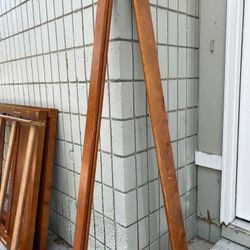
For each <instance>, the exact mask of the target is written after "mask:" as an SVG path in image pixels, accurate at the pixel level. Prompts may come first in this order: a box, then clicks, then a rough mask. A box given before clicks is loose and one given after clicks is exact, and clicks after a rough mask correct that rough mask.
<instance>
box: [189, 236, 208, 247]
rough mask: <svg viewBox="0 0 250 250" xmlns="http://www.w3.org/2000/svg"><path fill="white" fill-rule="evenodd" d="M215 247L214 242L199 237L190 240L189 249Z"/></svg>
mask: <svg viewBox="0 0 250 250" xmlns="http://www.w3.org/2000/svg"><path fill="white" fill-rule="evenodd" d="M212 247H213V244H211V243H210V242H207V241H205V240H203V239H200V238H198V237H196V238H194V239H193V240H191V241H190V242H189V246H188V249H189V250H209V249H211V248H212Z"/></svg>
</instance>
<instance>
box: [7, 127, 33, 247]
mask: <svg viewBox="0 0 250 250" xmlns="http://www.w3.org/2000/svg"><path fill="white" fill-rule="evenodd" d="M36 136H37V128H36V127H35V126H32V127H30V132H29V138H28V144H27V149H26V155H25V161H24V167H23V175H22V182H21V187H20V192H19V198H18V205H17V211H16V216H15V224H14V230H13V235H12V241H11V247H10V249H11V250H17V249H18V244H19V240H20V231H21V227H22V219H23V212H24V208H25V199H26V196H27V188H28V184H29V182H28V181H29V176H30V170H31V164H32V159H33V153H34V148H35V140H36Z"/></svg>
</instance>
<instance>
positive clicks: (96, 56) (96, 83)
mask: <svg viewBox="0 0 250 250" xmlns="http://www.w3.org/2000/svg"><path fill="white" fill-rule="evenodd" d="M111 13H112V0H99V1H98V6H97V16H96V27H95V39H94V47H93V59H92V68H91V77H90V89H89V100H88V111H87V121H86V128H85V139H84V150H83V157H82V166H81V175H80V185H79V194H78V203H77V215H76V221H77V223H76V227H75V237H74V250H80V249H88V238H89V227H90V217H91V207H92V202H93V191H94V182H95V171H96V159H97V151H98V142H99V136H100V125H101V113H102V106H103V92H104V82H105V74H106V66H107V55H108V41H109V33H110V22H111Z"/></svg>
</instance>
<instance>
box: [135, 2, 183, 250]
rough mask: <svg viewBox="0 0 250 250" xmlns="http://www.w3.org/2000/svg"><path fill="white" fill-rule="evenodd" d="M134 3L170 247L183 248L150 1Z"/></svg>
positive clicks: (175, 182) (172, 160) (181, 220)
mask: <svg viewBox="0 0 250 250" xmlns="http://www.w3.org/2000/svg"><path fill="white" fill-rule="evenodd" d="M133 6H134V11H135V17H136V25H137V31H138V37H139V44H140V49H141V58H142V63H143V70H144V78H145V82H146V92H147V100H148V104H149V112H150V119H151V124H152V129H153V136H154V143H155V149H156V156H157V161H158V167H159V174H160V179H161V184H162V193H163V198H164V205H165V211H166V217H167V222H168V230H169V238H170V243H171V249H172V250H186V249H187V241H186V237H185V230H184V222H183V217H182V211H181V205H180V198H179V191H178V184H177V180H176V173H175V166H174V158H173V153H172V148H171V142H170V135H169V127H168V120H167V116H166V110H165V104H164V97H163V90H162V84H161V77H160V68H159V63H158V57H157V50H156V45H155V39H154V30H153V24H152V17H151V12H150V4H149V1H148V0H133ZM170 63H171V62H170Z"/></svg>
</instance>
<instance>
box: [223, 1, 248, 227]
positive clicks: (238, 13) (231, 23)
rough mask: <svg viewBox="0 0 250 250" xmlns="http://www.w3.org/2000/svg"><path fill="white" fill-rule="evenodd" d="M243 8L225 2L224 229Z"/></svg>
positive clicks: (232, 179) (231, 184) (229, 211)
mask: <svg viewBox="0 0 250 250" xmlns="http://www.w3.org/2000/svg"><path fill="white" fill-rule="evenodd" d="M243 4H244V3H243V0H237V1H236V0H228V1H227V30H226V62H225V89H224V124H223V147H222V186H221V216H220V220H221V222H224V223H225V224H226V225H227V224H229V223H231V222H232V221H233V220H234V218H235V196H236V170H237V142H238V115H239V114H238V112H239V111H238V110H239V89H240V87H239V85H240V84H239V83H240V72H241V67H240V66H241V65H240V62H241V49H242V48H241V44H242V20H243V9H244V8H243Z"/></svg>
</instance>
